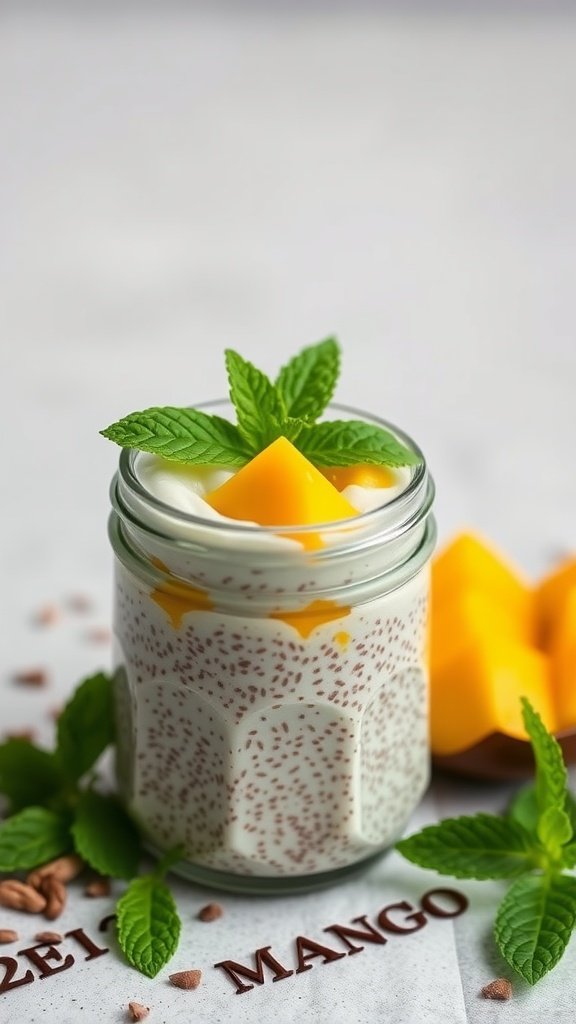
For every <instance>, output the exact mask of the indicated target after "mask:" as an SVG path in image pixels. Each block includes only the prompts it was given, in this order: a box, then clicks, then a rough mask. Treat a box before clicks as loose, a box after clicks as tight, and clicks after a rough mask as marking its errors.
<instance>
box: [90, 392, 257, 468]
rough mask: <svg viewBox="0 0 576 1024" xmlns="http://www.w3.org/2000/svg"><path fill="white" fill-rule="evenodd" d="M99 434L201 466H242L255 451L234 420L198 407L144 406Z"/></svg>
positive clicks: (122, 444)
mask: <svg viewBox="0 0 576 1024" xmlns="http://www.w3.org/2000/svg"><path fill="white" fill-rule="evenodd" d="M100 433H101V434H102V435H103V436H104V437H107V438H108V439H109V440H110V441H115V442H116V444H119V445H120V446H121V447H122V448H138V449H140V451H143V452H152V453H154V454H155V455H161V456H162V458H164V459H172V460H173V461H175V462H182V463H187V464H194V465H199V466H209V465H210V466H230V467H232V466H243V465H245V463H246V462H248V461H249V460H250V458H251V455H252V454H253V452H252V451H251V450H250V448H249V446H248V445H247V444H246V442H245V441H244V439H243V437H242V435H241V434H240V432H239V430H238V428H237V427H235V426H234V424H233V423H229V421H228V420H225V419H222V418H221V417H220V416H209V415H208V414H207V413H205V412H200V410H199V409H177V408H174V407H173V406H168V405H167V406H164V407H163V408H160V407H154V408H151V409H144V410H143V411H142V412H133V413H130V415H129V416H124V418H123V419H121V420H118V422H117V423H112V425H111V426H109V427H106V429H105V430H101V431H100Z"/></svg>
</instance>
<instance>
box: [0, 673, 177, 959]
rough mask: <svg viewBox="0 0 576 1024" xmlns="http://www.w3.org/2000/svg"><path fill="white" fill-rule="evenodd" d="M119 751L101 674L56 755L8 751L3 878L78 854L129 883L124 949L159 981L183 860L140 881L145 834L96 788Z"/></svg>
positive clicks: (0, 776) (2, 760) (5, 746)
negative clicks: (174, 880) (106, 758)
mask: <svg viewBox="0 0 576 1024" xmlns="http://www.w3.org/2000/svg"><path fill="white" fill-rule="evenodd" d="M113 741H114V711H113V694H112V679H111V678H110V677H109V676H107V675H105V674H104V673H103V672H98V673H96V674H95V675H93V676H90V677H89V678H88V679H85V680H83V682H81V683H80V684H79V686H78V687H77V688H76V690H75V692H74V693H73V694H72V696H71V698H70V700H69V701H68V703H67V704H66V706H65V707H64V708H63V710H62V713H61V715H60V718H59V719H58V728H57V743H56V749H55V750H54V751H48V750H42V749H40V748H39V747H36V746H35V745H34V744H33V743H30V742H28V741H27V740H14V739H11V740H7V741H6V742H5V743H2V744H0V794H2V795H3V796H5V797H7V798H8V800H9V803H10V809H11V811H12V812H14V811H16V813H11V815H10V816H9V817H8V818H6V819H5V820H4V821H3V822H2V823H0V872H4V871H9V872H12V871H29V870H31V869H33V868H36V867H38V866H39V865H42V864H45V863H47V862H48V861H51V860H53V859H54V858H56V857H59V856H61V855H63V854H68V853H72V852H74V853H77V854H78V855H79V856H80V857H81V858H82V860H84V861H85V862H86V864H88V865H89V866H90V867H92V868H94V869H95V870H96V871H98V872H99V873H100V874H102V875H110V876H112V877H113V878H122V879H128V880H130V885H129V886H128V888H127V889H126V892H125V893H124V895H123V896H122V897H121V898H120V900H119V903H118V922H119V941H120V946H121V948H122V949H123V950H124V952H125V954H126V956H127V958H128V960H129V961H130V963H132V964H133V965H134V966H135V967H137V968H138V970H141V971H142V972H143V973H144V974H148V975H149V976H150V977H153V976H154V975H155V974H156V973H157V972H158V970H160V967H162V966H163V965H164V963H166V962H167V960H168V959H169V958H170V957H171V956H172V953H173V952H174V950H175V949H176V946H177V944H178V938H179V934H180V920H179V918H178V913H177V911H176V906H175V903H174V900H173V897H172V895H171V893H170V891H169V889H168V887H167V885H166V883H165V882H164V875H165V874H166V872H167V871H168V870H169V868H170V867H171V866H172V864H173V863H175V861H176V860H178V859H180V858H181V857H182V855H183V851H182V849H181V848H180V847H179V848H176V849H174V850H171V851H170V852H169V853H168V854H167V855H166V856H165V857H164V859H163V860H162V861H161V862H160V863H159V864H158V866H157V868H156V870H155V871H154V872H153V873H152V874H150V875H144V876H143V877H141V878H135V877H134V876H135V875H136V873H137V871H138V863H139V861H140V857H141V853H142V844H141V838H140V833H139V831H138V828H137V826H136V824H135V823H134V822H133V821H132V819H131V818H130V816H129V814H128V813H127V812H126V810H125V809H124V808H123V807H122V805H121V804H120V802H119V800H118V799H117V798H116V797H115V796H114V795H111V794H105V793H101V792H99V791H98V790H97V789H96V788H95V787H96V785H97V776H96V774H95V771H96V766H97V762H98V760H99V758H100V756H101V755H102V754H103V753H104V751H105V750H106V749H107V748H108V747H109V746H110V745H111V744H112V743H113Z"/></svg>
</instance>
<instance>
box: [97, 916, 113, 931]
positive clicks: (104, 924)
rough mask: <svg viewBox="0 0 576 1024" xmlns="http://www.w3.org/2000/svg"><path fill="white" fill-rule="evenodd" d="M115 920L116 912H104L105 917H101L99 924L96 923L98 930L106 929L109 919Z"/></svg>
mask: <svg viewBox="0 0 576 1024" xmlns="http://www.w3.org/2000/svg"><path fill="white" fill-rule="evenodd" d="M115 920H116V914H106V917H103V918H102V920H101V921H100V924H99V925H98V931H99V932H105V931H107V930H108V925H109V924H110V922H111V921H115Z"/></svg>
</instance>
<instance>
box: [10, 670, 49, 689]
mask: <svg viewBox="0 0 576 1024" xmlns="http://www.w3.org/2000/svg"><path fill="white" fill-rule="evenodd" d="M13 679H14V682H15V683H20V685H21V686H45V685H46V683H47V682H48V674H47V672H45V670H44V669H43V668H25V669H21V670H20V671H19V672H15V673H14V676H13Z"/></svg>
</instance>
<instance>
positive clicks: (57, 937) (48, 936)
mask: <svg viewBox="0 0 576 1024" xmlns="http://www.w3.org/2000/svg"><path fill="white" fill-rule="evenodd" d="M34 938H35V940H36V942H49V943H50V945H51V946H52V945H54V943H55V942H62V939H63V936H62V935H61V934H60V932H37V934H36V935H35V936H34Z"/></svg>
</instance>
